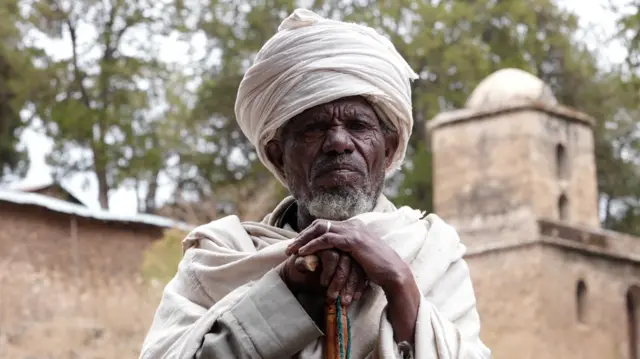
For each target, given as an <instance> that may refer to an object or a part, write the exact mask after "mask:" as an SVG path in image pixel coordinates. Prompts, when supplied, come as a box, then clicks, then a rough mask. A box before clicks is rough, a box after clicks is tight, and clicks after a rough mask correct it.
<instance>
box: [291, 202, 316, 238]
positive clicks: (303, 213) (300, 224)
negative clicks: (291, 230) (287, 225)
mask: <svg viewBox="0 0 640 359" xmlns="http://www.w3.org/2000/svg"><path fill="white" fill-rule="evenodd" d="M297 207H298V210H297V211H296V221H295V222H296V227H297V228H295V230H296V231H297V232H302V231H303V230H305V228H307V227H309V226H310V225H311V223H313V221H315V220H316V218H315V217H313V216H312V215H311V214H309V211H307V210H306V209H305V208H302V207H301V206H297Z"/></svg>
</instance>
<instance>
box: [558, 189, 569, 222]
mask: <svg viewBox="0 0 640 359" xmlns="http://www.w3.org/2000/svg"><path fill="white" fill-rule="evenodd" d="M568 216H569V200H568V199H567V196H566V195H565V194H564V193H563V194H561V195H560V198H558V217H559V218H560V220H561V221H566V220H567V217H568Z"/></svg>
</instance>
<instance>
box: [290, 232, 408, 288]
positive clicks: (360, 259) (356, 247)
mask: <svg viewBox="0 0 640 359" xmlns="http://www.w3.org/2000/svg"><path fill="white" fill-rule="evenodd" d="M328 223H329V222H328V221H326V220H316V221H314V222H313V223H312V224H311V225H310V226H309V227H308V228H306V229H305V230H304V231H303V232H302V233H301V234H300V236H299V237H298V238H297V239H296V240H295V241H294V242H293V243H291V244H290V245H289V247H288V248H287V254H297V255H300V256H306V255H309V254H314V253H316V252H319V251H321V250H325V249H337V250H340V251H342V252H345V253H348V254H349V255H351V257H352V258H353V259H354V260H355V261H356V262H357V263H358V264H360V266H361V267H362V269H363V270H364V272H365V275H366V276H367V278H368V279H369V280H370V281H372V282H373V283H375V284H377V285H379V286H380V287H381V288H382V289H383V290H384V291H385V292H387V291H392V290H397V289H400V288H399V287H401V286H403V285H404V284H405V283H407V282H413V274H412V272H411V269H410V268H409V265H408V264H407V263H406V262H405V261H404V260H402V258H400V256H399V255H398V253H396V251H395V250H393V248H391V247H389V246H388V245H387V244H386V243H384V242H383V241H382V240H381V239H380V238H377V236H375V235H373V234H371V233H370V232H369V231H368V230H367V229H366V228H365V226H364V223H362V222H361V221H358V220H349V221H343V222H333V221H332V222H331V225H330V227H329V226H328ZM328 227H329V230H328V231H327V228H328Z"/></svg>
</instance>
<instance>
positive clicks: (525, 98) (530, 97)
mask: <svg viewBox="0 0 640 359" xmlns="http://www.w3.org/2000/svg"><path fill="white" fill-rule="evenodd" d="M531 102H538V103H543V104H545V105H556V104H557V103H558V100H557V99H556V98H555V96H554V95H553V91H551V88H550V87H549V86H548V85H547V84H546V83H544V82H543V81H542V80H540V79H539V78H537V77H536V76H534V75H532V74H530V73H528V72H526V71H523V70H520V69H515V68H505V69H501V70H498V71H496V72H494V73H493V74H491V75H489V76H487V77H486V78H485V79H484V80H482V82H480V84H479V85H478V86H477V87H476V88H475V89H474V90H473V92H472V93H471V96H469V98H468V99H467V102H466V103H465V107H466V108H469V109H476V110H491V109H498V108H501V107H505V106H510V105H514V104H516V103H520V104H524V103H531Z"/></svg>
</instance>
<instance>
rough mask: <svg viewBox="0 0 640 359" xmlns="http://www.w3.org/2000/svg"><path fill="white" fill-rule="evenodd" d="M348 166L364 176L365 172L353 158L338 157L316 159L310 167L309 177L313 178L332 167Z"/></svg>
mask: <svg viewBox="0 0 640 359" xmlns="http://www.w3.org/2000/svg"><path fill="white" fill-rule="evenodd" d="M342 165H344V166H348V167H350V168H352V169H353V170H354V171H356V172H359V173H361V174H364V173H365V172H366V171H365V169H364V166H363V165H362V164H361V163H359V161H357V160H355V159H354V158H349V157H346V156H340V157H321V158H319V159H317V160H316V161H315V162H314V163H313V165H312V166H311V176H313V177H315V176H316V175H318V174H320V173H322V172H324V171H326V170H327V169H329V168H331V167H333V166H342Z"/></svg>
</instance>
